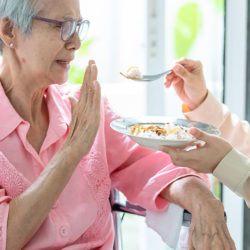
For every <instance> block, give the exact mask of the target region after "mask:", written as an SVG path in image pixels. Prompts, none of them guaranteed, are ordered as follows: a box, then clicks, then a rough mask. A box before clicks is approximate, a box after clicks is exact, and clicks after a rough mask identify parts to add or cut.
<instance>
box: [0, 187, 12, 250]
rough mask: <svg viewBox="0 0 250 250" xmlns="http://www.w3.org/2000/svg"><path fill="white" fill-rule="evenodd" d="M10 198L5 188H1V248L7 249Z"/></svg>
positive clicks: (1, 249)
mask: <svg viewBox="0 0 250 250" xmlns="http://www.w3.org/2000/svg"><path fill="white" fill-rule="evenodd" d="M10 200H11V198H10V197H8V196H7V195H6V193H5V190H4V189H1V188H0V250H4V249H6V239H7V220H8V213H9V202H10Z"/></svg>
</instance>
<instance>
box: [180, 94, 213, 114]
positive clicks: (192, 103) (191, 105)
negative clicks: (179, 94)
mask: <svg viewBox="0 0 250 250" xmlns="http://www.w3.org/2000/svg"><path fill="white" fill-rule="evenodd" d="M207 95H208V89H206V91H204V94H202V95H201V97H200V98H199V99H198V100H194V101H190V102H188V103H184V105H186V106H187V107H188V109H189V110H190V111H192V110H195V109H197V108H198V107H199V106H200V105H201V104H202V103H203V102H204V101H205V100H206V98H207Z"/></svg>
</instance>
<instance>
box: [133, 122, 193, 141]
mask: <svg viewBox="0 0 250 250" xmlns="http://www.w3.org/2000/svg"><path fill="white" fill-rule="evenodd" d="M130 133H131V135H135V136H139V137H145V138H155V139H162V140H166V139H168V140H190V139H194V137H193V136H192V135H191V134H189V132H188V129H187V128H185V127H181V126H176V125H174V124H172V123H166V124H164V125H160V124H159V125H155V124H136V125H133V126H131V127H130Z"/></svg>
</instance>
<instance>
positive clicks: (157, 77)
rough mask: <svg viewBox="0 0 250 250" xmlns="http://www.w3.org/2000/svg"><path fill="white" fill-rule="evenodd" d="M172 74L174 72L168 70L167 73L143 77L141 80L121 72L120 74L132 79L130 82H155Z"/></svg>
mask: <svg viewBox="0 0 250 250" xmlns="http://www.w3.org/2000/svg"><path fill="white" fill-rule="evenodd" d="M171 72H172V70H167V71H165V72H162V73H160V74H156V75H142V76H141V77H140V78H134V77H130V76H129V75H128V74H126V73H122V72H120V74H121V75H122V76H124V77H125V78H127V79H130V80H134V81H144V82H151V81H155V80H157V79H159V78H161V77H162V76H164V75H167V74H170V73H171Z"/></svg>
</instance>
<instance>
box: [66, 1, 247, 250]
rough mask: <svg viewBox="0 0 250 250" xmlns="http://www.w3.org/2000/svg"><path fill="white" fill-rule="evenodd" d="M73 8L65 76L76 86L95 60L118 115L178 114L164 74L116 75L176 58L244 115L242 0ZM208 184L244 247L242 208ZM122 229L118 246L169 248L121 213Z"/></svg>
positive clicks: (154, 68)
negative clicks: (154, 77)
mask: <svg viewBox="0 0 250 250" xmlns="http://www.w3.org/2000/svg"><path fill="white" fill-rule="evenodd" d="M81 9H82V15H83V17H84V19H89V20H90V22H91V25H90V30H89V34H88V38H87V40H86V41H85V43H84V44H83V45H82V47H81V49H80V51H79V53H78V55H77V58H76V60H75V61H74V62H73V64H72V67H71V71H70V79H69V80H70V82H71V83H72V84H81V82H82V77H83V75H84V68H85V67H86V65H87V62H88V60H89V59H95V61H96V63H97V66H98V68H99V81H100V83H101V86H102V92H103V95H106V96H107V97H108V99H109V101H110V103H111V105H112V106H113V108H114V109H115V110H116V111H117V112H118V113H119V114H121V115H122V116H138V115H139V116H143V115H164V116H176V117H182V113H181V103H180V101H179V100H178V98H177V97H176V94H175V92H174V91H173V90H172V89H165V88H164V85H163V80H164V79H161V80H159V81H156V82H153V83H138V82H132V81H129V80H127V79H124V78H122V76H121V75H120V74H119V72H120V71H125V70H127V69H128V68H129V67H130V66H138V67H139V68H140V70H141V71H142V72H143V73H145V74H146V73H147V74H148V73H152V74H154V73H160V72H162V71H165V70H167V69H170V68H171V67H172V65H173V63H174V62H175V60H177V59H179V58H181V57H188V58H192V59H198V60H200V61H201V62H202V63H203V66H204V73H205V78H206V81H207V86H208V88H209V89H210V91H211V92H212V93H213V94H214V95H215V96H217V98H219V99H220V100H222V101H224V102H226V103H227V104H228V106H229V107H230V108H231V110H232V111H234V112H235V113H237V114H238V115H239V116H240V117H241V118H242V119H244V118H245V117H246V116H247V115H248V110H247V109H246V105H247V100H248V98H247V95H246V93H247V92H246V90H247V87H248V85H247V78H248V74H247V39H248V36H247V30H248V22H247V21H248V20H247V16H248V15H247V13H248V11H249V10H248V5H247V0H240V1H235V0H175V1H173V0H136V1H134V0H126V1H125V0H102V1H100V0H81ZM211 183H212V190H213V192H214V194H215V195H216V197H217V198H218V199H220V200H222V201H223V203H224V206H225V210H226V212H227V214H228V226H229V230H230V232H231V235H232V237H233V239H234V240H235V242H236V245H237V249H244V250H245V249H247V250H248V249H250V243H249V241H248V239H247V238H249V237H247V234H248V236H250V225H249V221H250V220H249V210H247V208H246V206H244V203H243V201H242V199H240V198H238V197H236V196H235V195H234V194H233V193H232V192H231V191H230V190H228V189H227V188H225V187H223V186H222V185H221V184H220V183H219V182H218V181H217V180H216V179H215V178H213V177H211ZM166 226H167V225H166ZM122 232H123V248H124V249H125V250H154V249H157V250H161V249H162V250H163V249H165V250H166V249H169V248H167V247H166V245H165V244H163V243H162V241H161V239H160V237H159V236H158V235H156V234H155V233H154V232H153V231H152V230H150V229H148V228H147V227H146V226H145V223H144V218H139V217H137V216H132V215H125V216H124V218H123V222H122Z"/></svg>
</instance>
